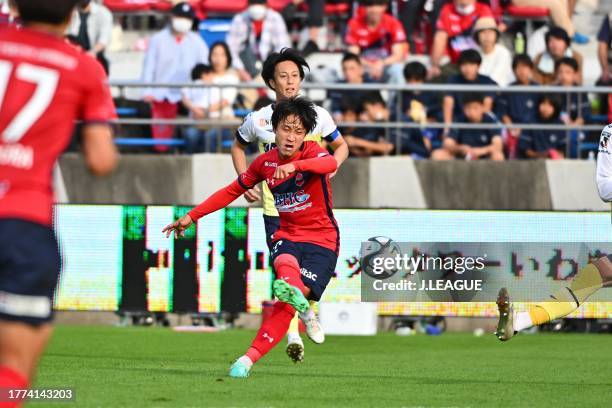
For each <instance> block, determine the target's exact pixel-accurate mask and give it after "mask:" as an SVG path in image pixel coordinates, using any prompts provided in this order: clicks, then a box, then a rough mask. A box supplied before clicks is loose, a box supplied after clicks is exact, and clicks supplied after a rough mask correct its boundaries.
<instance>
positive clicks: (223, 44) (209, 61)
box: [208, 41, 232, 69]
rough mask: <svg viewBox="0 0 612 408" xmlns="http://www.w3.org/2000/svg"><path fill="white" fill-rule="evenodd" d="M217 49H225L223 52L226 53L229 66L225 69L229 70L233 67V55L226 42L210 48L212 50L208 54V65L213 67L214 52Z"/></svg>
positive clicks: (220, 42)
mask: <svg viewBox="0 0 612 408" xmlns="http://www.w3.org/2000/svg"><path fill="white" fill-rule="evenodd" d="M215 47H221V48H223V51H225V56H226V58H227V66H226V67H225V69H228V68H229V67H231V66H232V53H231V52H230V49H229V47H228V45H227V43H225V42H224V41H217V42H215V43H213V45H211V46H210V50H209V52H208V63H209V64H210V66H211V67H212V59H211V56H212V52H213V50H214V49H215Z"/></svg>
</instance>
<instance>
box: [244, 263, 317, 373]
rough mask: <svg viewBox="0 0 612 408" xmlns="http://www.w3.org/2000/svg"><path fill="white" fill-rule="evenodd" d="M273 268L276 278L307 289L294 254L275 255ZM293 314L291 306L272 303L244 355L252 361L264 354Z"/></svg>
mask: <svg viewBox="0 0 612 408" xmlns="http://www.w3.org/2000/svg"><path fill="white" fill-rule="evenodd" d="M274 270H275V271H276V277H277V278H278V279H283V280H284V281H286V282H287V283H288V284H290V285H292V286H295V287H296V288H298V289H299V290H301V291H302V293H304V294H305V293H306V291H307V289H306V286H304V283H303V282H302V275H301V274H300V265H299V264H298V261H297V259H295V257H294V256H292V255H289V254H282V255H279V256H278V257H276V259H275V260H274ZM293 316H295V309H294V308H293V306H291V305H289V304H287V303H283V302H276V303H274V306H272V314H271V315H270V317H269V318H268V319H267V320H266V321H264V322H263V323H262V324H261V328H260V329H259V331H258V332H257V336H255V339H254V340H253V343H251V348H249V350H248V351H247V352H246V354H245V355H246V356H247V357H248V358H249V359H250V360H251V361H252V362H253V363H255V362H256V361H257V360H259V359H260V358H262V357H263V356H265V355H266V354H267V353H268V352H269V351H270V350H272V348H274V346H276V345H277V344H278V342H279V341H281V339H283V338H284V337H285V334H287V329H289V324H290V323H291V319H293Z"/></svg>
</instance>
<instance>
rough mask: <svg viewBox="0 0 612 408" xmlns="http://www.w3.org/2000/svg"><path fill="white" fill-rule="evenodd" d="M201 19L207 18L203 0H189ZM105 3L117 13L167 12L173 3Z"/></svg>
mask: <svg viewBox="0 0 612 408" xmlns="http://www.w3.org/2000/svg"><path fill="white" fill-rule="evenodd" d="M189 3H190V4H191V6H192V7H193V8H194V10H195V12H196V15H197V17H198V18H199V19H203V18H205V16H206V15H205V13H204V10H203V7H202V6H203V0H189ZM104 5H105V6H106V7H108V9H109V10H111V11H113V12H115V13H135V14H136V13H145V12H161V13H166V12H168V11H170V9H172V3H171V2H170V1H167V0H104Z"/></svg>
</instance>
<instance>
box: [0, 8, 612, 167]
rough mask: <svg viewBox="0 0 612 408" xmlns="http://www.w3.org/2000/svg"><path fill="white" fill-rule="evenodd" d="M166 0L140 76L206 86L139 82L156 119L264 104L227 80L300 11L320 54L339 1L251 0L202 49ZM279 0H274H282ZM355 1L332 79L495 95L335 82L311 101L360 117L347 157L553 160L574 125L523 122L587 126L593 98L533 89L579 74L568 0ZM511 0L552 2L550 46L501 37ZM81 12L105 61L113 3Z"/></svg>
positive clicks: (223, 115) (155, 131) (89, 40)
mask: <svg viewBox="0 0 612 408" xmlns="http://www.w3.org/2000/svg"><path fill="white" fill-rule="evenodd" d="M0 1H1V0H0ZM4 1H8V0H4ZM169 2H170V3H172V4H171V5H170V6H169V9H168V12H167V14H168V24H167V25H166V26H165V27H164V28H162V29H161V30H160V31H158V32H157V33H155V34H154V35H153V36H152V37H151V38H150V41H149V44H148V47H147V50H146V56H145V59H144V65H143V70H142V72H143V75H142V80H143V81H144V82H147V83H173V82H174V83H187V82H191V81H193V82H194V84H195V85H202V86H195V87H188V88H184V89H179V88H163V87H152V88H148V89H146V90H145V91H144V92H143V100H144V101H145V102H147V103H149V104H150V105H151V117H152V118H153V119H163V120H167V119H174V118H176V117H177V115H187V116H189V117H190V118H193V119H210V120H227V119H236V117H237V116H243V114H238V113H237V112H238V110H237V108H241V109H239V110H241V111H247V112H248V111H249V110H252V109H255V108H256V107H258V106H264V105H263V104H264V103H268V102H270V101H269V99H268V95H267V92H266V90H265V89H259V90H248V89H242V88H241V89H236V88H232V87H231V85H235V84H238V83H240V82H253V81H254V82H262V80H261V68H262V63H263V61H264V60H265V59H266V57H267V56H268V55H269V54H270V53H272V52H277V51H280V50H281V49H283V48H285V47H295V46H296V45H297V44H296V41H295V38H294V37H292V33H291V30H292V27H293V28H294V27H295V25H296V21H301V23H302V25H303V27H304V31H305V32H307V40H306V41H305V42H304V41H302V46H301V47H300V50H301V52H302V53H303V54H304V55H311V54H312V53H314V52H317V51H319V45H318V44H319V39H320V34H321V30H322V29H323V27H324V24H325V21H326V18H325V11H324V10H325V7H326V6H328V5H329V4H330V3H334V4H337V3H343V2H342V1H339V0H335V1H323V0H286V1H284V2H282V1H281V2H271V1H269V0H268V1H266V0H248V1H245V8H244V9H242V10H240V11H239V12H237V13H234V14H233V15H232V17H231V22H230V24H229V31H228V33H227V36H226V38H225V41H217V42H214V43H212V44H209V45H207V43H206V42H205V41H204V39H203V38H202V36H201V35H199V34H198V33H197V32H196V31H195V30H194V28H196V27H197V24H196V23H197V15H198V14H199V12H198V10H196V9H195V8H194V6H193V3H194V2H193V1H191V2H180V1H169ZM272 3H274V4H275V5H276V7H273V4H272ZM278 3H282V4H281V7H278ZM349 3H357V6H356V7H355V8H354V9H352V10H351V11H350V12H349V14H348V15H349V18H348V21H346V22H345V24H344V25H343V26H342V27H341V29H340V30H339V33H340V35H342V39H343V41H342V42H343V44H344V50H342V52H343V54H344V55H343V58H342V64H341V65H342V72H341V77H342V78H341V79H338V82H339V83H344V84H353V85H356V86H360V85H363V84H373V83H391V84H409V85H418V84H424V83H434V84H445V83H446V84H451V85H461V86H463V87H464V88H465V89H468V90H469V87H470V86H472V85H489V86H494V87H496V90H495V91H490V92H469V91H468V92H459V91H454V90H453V91H443V92H433V91H413V90H408V91H401V92H394V91H391V92H379V91H368V90H350V91H348V90H329V91H328V92H327V100H326V101H317V102H323V103H324V106H325V107H326V108H328V110H329V111H330V113H332V116H333V118H334V120H335V121H336V122H339V123H358V124H361V126H344V127H342V128H341V131H342V133H343V135H344V136H345V138H346V140H347V143H348V145H349V148H350V152H351V154H352V155H354V156H371V155H386V154H394V153H395V154H406V155H411V156H412V157H414V158H432V159H434V160H451V159H458V158H460V159H466V160H473V159H482V158H488V159H491V160H504V159H508V158H552V159H556V158H563V157H565V156H566V155H567V154H568V151H569V149H568V145H567V144H568V137H567V136H568V134H569V132H567V131H566V130H559V129H558V128H551V129H548V130H547V129H537V130H533V129H529V130H527V129H521V126H520V125H521V124H533V123H539V124H551V125H563V124H565V125H572V126H580V125H583V124H588V123H595V122H593V121H592V109H591V106H592V105H591V100H590V99H589V95H587V94H585V93H581V92H574V93H571V94H556V93H550V94H542V93H538V92H536V89H535V87H536V86H538V85H550V86H562V87H576V86H580V85H581V84H582V83H583V66H584V58H583V56H582V55H581V54H580V53H579V52H577V51H576V50H575V49H574V48H573V47H572V44H573V43H574V42H579V43H583V42H585V41H588V38H585V36H583V35H581V34H580V33H577V32H576V30H575V28H574V26H573V24H572V21H571V15H572V13H573V7H574V6H575V1H571V0H570V1H569V4H567V3H566V1H564V0H512V1H511V2H503V1H499V0H491V1H482V2H478V1H476V0H395V1H391V2H390V1H388V0H359V1H358V2H349ZM508 3H511V4H512V5H515V6H537V7H544V8H547V9H549V11H550V22H549V23H550V28H549V29H548V31H547V32H546V35H545V49H544V50H542V51H541V52H539V53H538V54H537V55H536V56H535V58H533V59H532V58H530V57H529V56H528V55H527V54H524V53H516V52H515V51H514V50H513V47H512V46H509V44H512V41H509V40H510V39H511V38H512V35H513V34H512V33H511V27H509V25H508V24H507V23H508V21H507V20H505V19H504V18H503V13H504V5H506V4H508ZM304 11H305V13H306V19H305V20H304V19H303V18H302V17H303V15H304V13H303V12H304ZM300 13H301V14H300ZM77 14H78V15H76V16H75V18H74V19H73V23H72V24H71V26H70V32H69V34H70V35H71V38H72V39H73V41H75V42H76V43H78V44H79V45H81V46H82V47H83V48H84V49H85V50H87V51H88V52H91V53H92V55H94V56H96V58H98V59H99V60H100V61H101V63H103V64H105V67H106V68H107V70H108V61H107V59H106V57H105V48H106V46H107V45H108V43H109V41H110V29H111V26H112V19H111V14H110V12H109V11H108V9H106V8H105V7H104V6H103V5H102V4H98V3H96V2H95V1H94V2H92V1H91V0H82V1H81V2H80V4H79V9H78V13H77ZM300 15H302V17H300ZM300 19H301V20H300ZM611 23H612V21H610V18H609V17H608V16H606V17H605V18H604V21H602V25H601V28H600V30H599V33H598V35H597V41H598V60H599V63H600V65H601V69H602V75H601V78H600V79H599V80H598V82H597V84H598V85H602V86H610V85H611V84H612V76H611V72H612V71H611V66H612V65H611V64H612V26H611ZM423 27H425V28H427V27H429V29H430V32H429V41H428V42H427V44H425V45H423V44H422V43H421V42H419V43H417V39H422V38H423V35H422V34H427V33H423ZM419 33H420V34H419ZM425 37H427V35H425ZM521 52H523V51H521ZM424 53H426V55H423V54H424ZM417 54H421V55H420V57H419V56H417ZM415 56H416V57H415ZM215 85H225V86H227V85H229V87H223V88H219V87H215ZM514 86H523V87H534V91H533V92H530V91H525V92H511V93H510V92H504V91H503V90H504V89H506V88H508V87H514ZM609 99H610V98H609V95H604V97H603V98H601V100H600V102H601V103H600V104H599V105H600V108H601V109H602V112H603V113H604V114H607V113H608V111H610V112H612V110H611V109H610V105H611V104H609V103H608V102H609ZM600 116H601V115H600ZM609 120H612V115H610V118H609ZM381 122H402V123H413V124H418V126H416V125H415V126H413V127H410V128H402V129H399V128H393V127H389V126H381V125H380V124H381ZM599 122H601V118H600V120H599ZM456 123H466V124H486V125H488V129H483V127H479V128H478V129H473V128H470V129H458V128H457V127H456V126H453V124H456ZM432 124H441V125H440V126H431V125H432ZM574 133H576V131H574ZM152 136H153V138H156V139H171V138H175V137H180V138H182V139H183V140H184V141H185V147H184V150H185V151H186V152H188V153H193V152H202V151H218V150H221V149H223V147H224V146H226V144H223V142H227V141H228V140H229V141H231V139H232V138H233V129H230V128H227V127H226V128H222V127H218V128H217V127H214V126H213V127H211V126H208V125H207V126H201V127H198V126H187V127H183V128H181V129H178V128H176V127H174V126H171V125H167V124H154V125H153V126H152ZM219 142H221V145H219ZM155 149H156V150H157V151H166V150H168V147H167V146H164V145H159V146H156V147H155Z"/></svg>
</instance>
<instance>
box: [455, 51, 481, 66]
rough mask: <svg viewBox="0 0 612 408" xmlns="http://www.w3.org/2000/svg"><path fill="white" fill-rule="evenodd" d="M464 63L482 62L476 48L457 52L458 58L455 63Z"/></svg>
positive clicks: (478, 63)
mask: <svg viewBox="0 0 612 408" xmlns="http://www.w3.org/2000/svg"><path fill="white" fill-rule="evenodd" d="M464 64H477V65H480V64H482V57H481V56H480V53H479V52H478V51H476V50H465V51H462V52H461V54H459V60H458V61H457V65H459V66H461V65H464Z"/></svg>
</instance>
